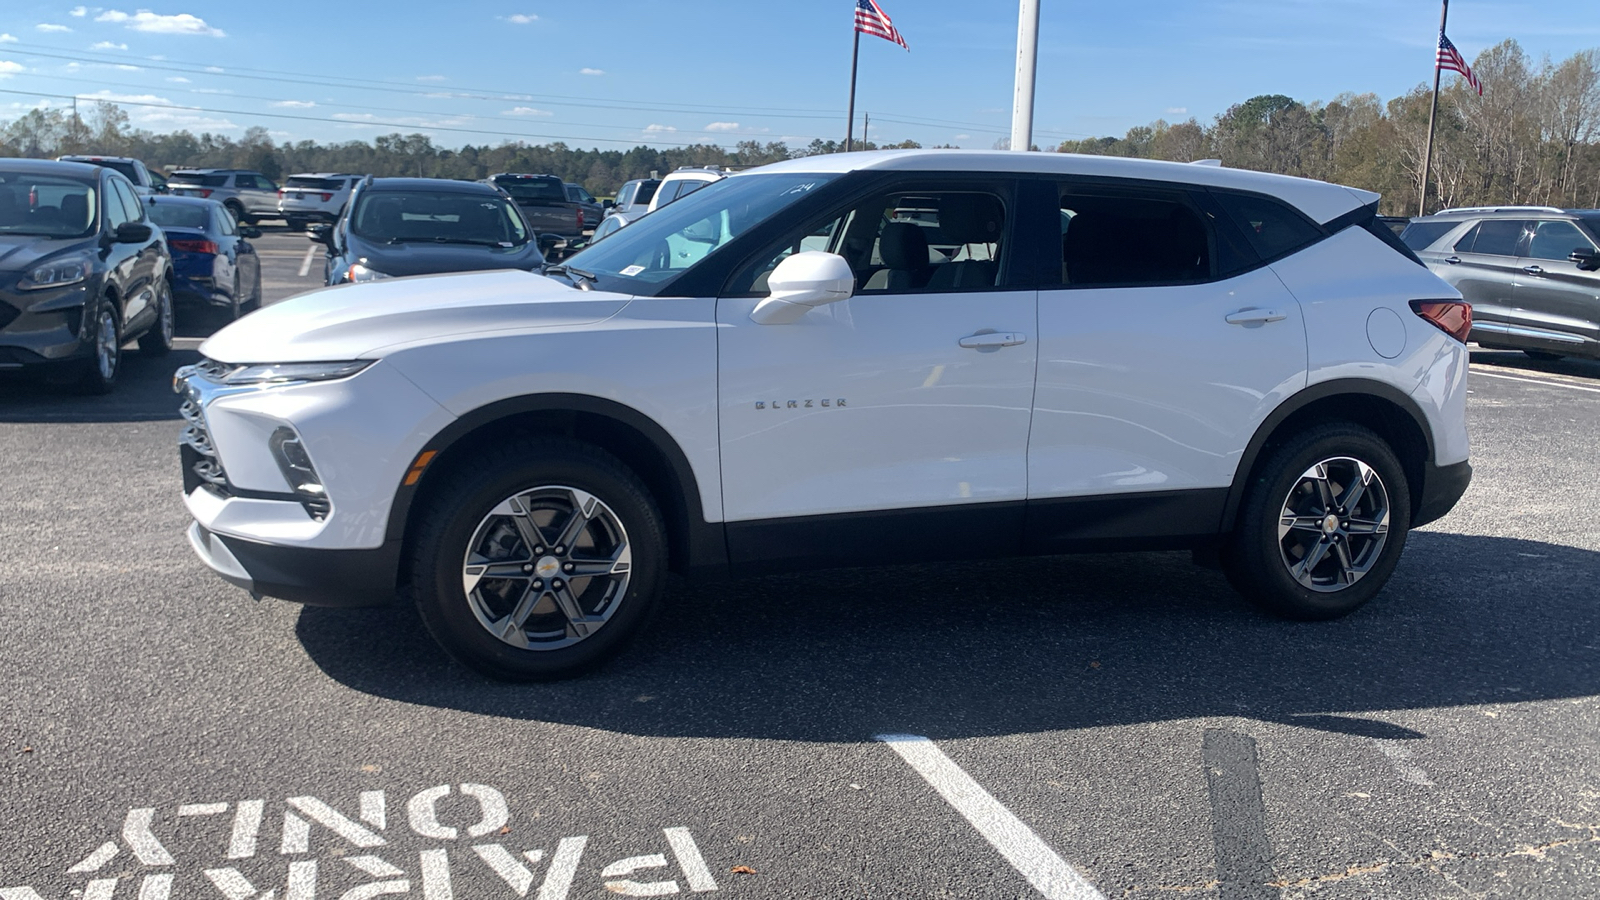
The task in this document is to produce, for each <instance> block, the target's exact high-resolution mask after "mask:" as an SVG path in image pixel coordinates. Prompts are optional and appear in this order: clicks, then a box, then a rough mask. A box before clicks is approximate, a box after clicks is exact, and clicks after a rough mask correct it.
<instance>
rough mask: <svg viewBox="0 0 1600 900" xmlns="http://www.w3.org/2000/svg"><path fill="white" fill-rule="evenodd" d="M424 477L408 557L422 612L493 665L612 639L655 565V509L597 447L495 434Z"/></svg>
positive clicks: (625, 626) (598, 648) (438, 630)
mask: <svg viewBox="0 0 1600 900" xmlns="http://www.w3.org/2000/svg"><path fill="white" fill-rule="evenodd" d="M443 478H444V480H443V481H442V482H440V483H439V484H437V485H434V486H432V487H430V489H429V494H428V496H429V498H430V499H429V500H428V501H426V503H425V504H424V506H423V508H422V509H421V510H420V511H419V512H418V515H419V516H420V518H419V520H418V522H419V527H418V530H417V532H416V537H415V539H414V540H413V542H412V546H413V548H414V550H413V552H412V557H411V560H410V565H411V584H412V590H413V591H414V593H415V600H416V603H417V609H418V611H419V612H420V613H421V615H422V620H423V622H424V623H425V624H426V625H427V627H428V630H429V631H430V632H431V633H432V634H433V636H434V638H435V639H436V640H438V642H439V643H440V645H442V646H443V647H444V648H445V650H446V651H448V652H449V653H450V655H451V656H453V657H455V658H456V659H457V660H458V661H460V662H462V663H464V664H465V665H467V666H469V667H471V668H473V669H476V670H478V671H479V672H482V673H484V674H485V675H489V676H490V677H493V678H499V679H504V680H508V681H528V680H536V679H547V678H558V677H563V676H567V675H572V674H575V673H577V672H580V671H582V670H584V669H586V668H589V667H591V666H594V665H596V664H598V663H600V662H601V661H603V660H604V659H606V658H607V657H609V656H611V655H612V654H614V653H615V652H617V651H618V650H619V649H620V648H621V647H622V646H623V644H624V643H626V641H627V640H628V638H629V637H631V636H632V634H633V633H634V632H636V631H637V629H638V628H639V626H640V625H641V624H642V623H643V622H644V621H645V620H646V619H647V617H648V614H649V612H650V610H651V609H652V607H653V606H654V605H655V603H656V600H657V597H658V596H659V595H660V593H661V589H662V584H663V579H664V577H665V573H666V536H665V531H664V529H663V526H662V523H661V521H662V520H661V515H660V513H659V512H658V511H657V510H656V507H655V503H654V502H653V501H652V500H651V498H650V495H649V493H648V492H647V491H646V489H645V487H644V485H643V484H642V483H641V482H640V481H639V479H638V477H637V476H635V475H634V474H633V473H632V472H631V471H629V470H628V469H627V468H626V467H625V466H623V465H622V464H621V463H620V462H618V461H617V460H616V459H615V458H614V457H612V456H611V455H610V454H608V453H606V452H605V451H603V450H600V449H599V448H597V447H592V446H589V445H586V444H581V443H578V442H576V441H569V440H562V439H520V440H513V441H509V442H507V443H506V444H504V445H502V446H500V447H496V448H495V449H494V450H492V451H489V452H487V453H484V454H482V455H480V456H478V457H476V458H474V459H472V460H469V461H464V462H462V463H460V464H459V465H458V466H457V467H456V468H455V469H454V470H453V471H451V472H449V473H448V474H445V475H443Z"/></svg>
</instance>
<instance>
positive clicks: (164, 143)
mask: <svg viewBox="0 0 1600 900" xmlns="http://www.w3.org/2000/svg"><path fill="white" fill-rule="evenodd" d="M1473 70H1474V72H1475V73H1476V74H1477V76H1478V78H1479V80H1480V81H1481V82H1482V84H1483V87H1484V92H1483V96H1482V97H1479V96H1478V95H1477V94H1476V93H1475V92H1473V91H1472V90H1471V89H1470V88H1468V86H1467V85H1466V83H1465V81H1464V79H1458V78H1455V77H1453V76H1448V77H1449V80H1450V84H1448V85H1447V86H1446V87H1445V88H1444V89H1443V90H1442V91H1441V93H1440V96H1439V109H1438V119H1437V127H1436V135H1435V139H1434V147H1433V177H1432V179H1431V181H1430V190H1429V203H1428V205H1429V207H1430V208H1431V209H1438V208H1441V207H1445V206H1470V205H1491V204H1540V205H1550V206H1576V207H1600V51H1596V50H1586V51H1583V52H1580V53H1576V54H1574V55H1572V56H1571V57H1568V58H1567V59H1565V60H1562V61H1561V62H1559V63H1556V62H1553V61H1551V60H1550V59H1549V58H1544V59H1542V60H1539V61H1537V62H1535V61H1534V60H1531V59H1530V58H1529V57H1528V55H1527V54H1526V53H1525V52H1524V51H1523V50H1522V48H1521V47H1520V46H1519V45H1518V44H1517V42H1516V41H1514V40H1506V41H1503V42H1501V43H1500V44H1497V45H1495V46H1494V47H1491V48H1489V49H1488V50H1485V51H1483V52H1482V53H1480V54H1479V55H1478V57H1477V59H1476V60H1475V61H1474V62H1473ZM1431 101H1432V88H1431V86H1430V85H1419V86H1417V87H1416V88H1414V89H1412V90H1411V91H1409V92H1408V93H1406V94H1404V95H1402V96H1400V97H1396V98H1394V99H1392V100H1389V101H1387V102H1384V101H1383V100H1382V99H1381V98H1379V97H1378V96H1377V95H1376V94H1371V93H1367V94H1353V93H1344V94H1340V95H1338V96H1337V97H1334V98H1333V99H1332V100H1330V101H1328V102H1326V103H1323V102H1320V101H1316V102H1310V103H1302V102H1300V101H1298V100H1295V99H1293V98H1290V97H1286V96H1283V95H1281V94H1270V95H1263V96H1258V97H1252V98H1250V99H1248V100H1246V101H1244V102H1243V103H1239V104H1236V105H1234V106H1232V107H1230V108H1229V109H1228V110H1227V112H1225V113H1223V114H1222V115H1220V116H1217V117H1216V118H1215V119H1214V120H1213V121H1212V122H1211V123H1210V124H1209V125H1206V124H1202V123H1200V122H1199V121H1198V120H1196V119H1193V118H1191V119H1189V120H1188V121H1185V122H1177V123H1169V122H1166V121H1156V122H1153V123H1151V124H1150V125H1144V126H1139V127H1136V128H1132V129H1130V130H1129V131H1128V132H1127V134H1125V135H1124V136H1123V137H1120V138H1117V137H1099V138H1089V139H1086V140H1081V141H1067V142H1065V143H1063V144H1061V145H1060V146H1059V147H1057V148H1056V149H1057V150H1059V151H1061V152H1070V153H1091V154H1101V155H1111V156H1126V157H1137V158H1143V159H1163V160H1174V161H1179V162H1189V161H1193V160H1197V159H1212V158H1214V159H1220V160H1221V161H1222V163H1223V165H1226V166H1232V167H1235V168H1241V169H1255V170H1259V171H1265V172H1276V173H1280V174H1285V175H1300V176H1304V177H1307V178H1317V179H1322V180H1325V181H1333V182H1338V183H1340V184H1348V185H1351V186H1353V187H1359V188H1365V189H1367V190H1372V191H1377V192H1379V193H1381V194H1383V197H1384V200H1383V211H1384V212H1386V213H1390V214H1402V215H1409V214H1412V213H1414V212H1415V211H1416V209H1417V203H1418V197H1419V194H1420V192H1421V190H1422V177H1423V159H1424V154H1425V148H1426V144H1427V132H1428V116H1429V108H1430V104H1431ZM858 146H861V147H862V148H863V149H880V145H877V144H872V143H865V144H858ZM883 146H885V147H901V148H915V147H917V146H919V145H918V144H917V143H916V142H914V141H904V142H901V143H898V144H889V145H883ZM997 146H998V145H997ZM841 149H842V147H841V146H840V144H839V142H836V141H823V140H815V141H812V142H811V143H810V144H809V145H808V146H805V147H790V146H788V145H787V144H785V143H783V142H781V141H771V142H767V143H762V142H759V141H753V140H752V141H743V142H741V143H739V144H738V145H737V146H736V147H734V148H733V149H731V150H730V149H727V148H723V147H718V146H714V145H707V144H693V145H689V146H686V147H677V148H671V149H664V150H663V149H656V148H653V147H647V146H638V147H634V148H633V149H631V150H599V149H591V150H585V149H581V148H577V147H569V146H567V145H566V144H564V143H553V144H543V145H531V144H527V143H523V142H506V143H502V144H499V145H488V144H484V145H474V144H468V145H465V146H463V147H460V148H459V149H454V150H452V149H449V148H446V147H441V146H439V145H437V144H435V143H434V141H433V139H432V138H431V137H429V136H427V135H424V134H409V135H405V134H398V133H396V134H388V135H382V136H379V137H377V138H375V139H373V140H372V141H370V142H369V141H345V142H342V143H330V144H320V143H318V142H316V141H309V140H305V141H284V142H281V143H280V142H275V141H274V140H273V139H272V137H271V135H270V134H269V133H268V131H267V130H266V129H265V128H261V127H253V128H249V129H246V130H245V132H244V133H243V135H241V136H240V137H239V138H237V139H235V138H230V137H227V136H224V135H218V134H211V133H205V134H200V135H195V134H193V133H191V132H188V131H177V132H172V133H168V134H154V133H151V132H148V131H145V130H142V129H136V128H132V127H130V125H129V120H128V116H127V114H126V113H125V112H124V111H123V110H122V109H121V108H120V107H118V106H116V105H115V104H112V103H106V102H104V101H101V102H98V103H96V104H95V105H94V106H93V107H91V108H88V109H87V110H86V111H85V114H83V115H81V116H80V115H79V113H78V112H77V111H75V110H66V109H35V110H31V111H29V112H28V113H26V114H25V115H23V116H21V117H19V118H17V119H15V120H13V121H11V122H10V123H8V124H7V125H6V126H5V127H4V128H3V129H0V155H4V156H28V157H51V156H58V155H63V154H69V153H97V154H105V155H116V156H134V157H138V158H140V159H143V160H145V162H146V163H147V164H150V165H154V166H156V167H157V168H161V169H165V170H169V171H170V170H172V169H176V168H202V167H224V168H226V167H232V168H243V169H253V170H255V171H258V172H261V173H263V174H265V175H267V176H268V177H270V178H272V179H274V180H278V179H281V178H282V177H284V176H286V175H290V174H294V173H298V172H352V173H358V174H366V173H371V174H373V175H379V176H391V175H413V176H423V177H437V178H463V179H477V178H483V177H486V176H488V175H491V174H494V173H496V172H541V173H549V174H553V175H559V176H561V177H562V178H563V179H564V180H566V181H572V182H577V183H580V184H583V185H584V186H585V187H586V188H588V190H589V191H590V192H591V193H594V194H596V195H609V194H611V193H612V192H614V191H615V190H616V189H617V188H618V186H620V185H621V184H622V183H623V182H624V181H627V180H629V179H632V178H644V177H648V176H649V175H651V174H652V173H657V174H661V175H665V174H666V173H668V172H670V171H672V170H673V169H676V168H678V167H680V166H704V165H721V166H754V165H762V164H764V163H769V162H775V161H777V160H781V159H791V158H794V157H800V156H809V155H814V154H821V153H835V152H838V151H839V150H841Z"/></svg>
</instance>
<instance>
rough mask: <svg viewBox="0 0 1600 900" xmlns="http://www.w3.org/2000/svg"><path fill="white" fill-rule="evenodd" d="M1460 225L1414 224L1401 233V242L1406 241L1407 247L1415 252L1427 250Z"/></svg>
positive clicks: (1446, 223)
mask: <svg viewBox="0 0 1600 900" xmlns="http://www.w3.org/2000/svg"><path fill="white" fill-rule="evenodd" d="M1460 224H1461V223H1460V222H1412V223H1411V224H1410V225H1407V226H1406V230H1405V231H1404V232H1402V233H1401V235H1400V240H1402V241H1405V243H1406V246H1407V247H1410V248H1411V249H1413V250H1426V249H1428V246H1429V245H1430V244H1432V243H1433V242H1434V241H1437V240H1438V239H1439V238H1442V237H1444V235H1445V232H1447V231H1449V230H1450V229H1452V228H1454V227H1456V226H1457V225H1460Z"/></svg>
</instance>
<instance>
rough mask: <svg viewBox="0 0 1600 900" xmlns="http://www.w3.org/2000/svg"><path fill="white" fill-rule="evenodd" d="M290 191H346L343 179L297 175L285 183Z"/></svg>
mask: <svg viewBox="0 0 1600 900" xmlns="http://www.w3.org/2000/svg"><path fill="white" fill-rule="evenodd" d="M283 186H284V187H286V188H288V189H290V190H297V191H339V190H343V189H344V179H343V178H310V177H306V176H304V175H296V176H294V177H292V178H290V179H289V180H288V181H285V182H284V183H283Z"/></svg>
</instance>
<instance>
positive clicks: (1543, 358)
mask: <svg viewBox="0 0 1600 900" xmlns="http://www.w3.org/2000/svg"><path fill="white" fill-rule="evenodd" d="M1522 352H1523V353H1526V354H1527V355H1528V358H1529V359H1537V360H1538V361H1540V362H1555V361H1556V360H1558V359H1566V358H1567V357H1566V356H1565V355H1564V354H1561V353H1551V352H1550V351H1548V350H1524V351H1522Z"/></svg>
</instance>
